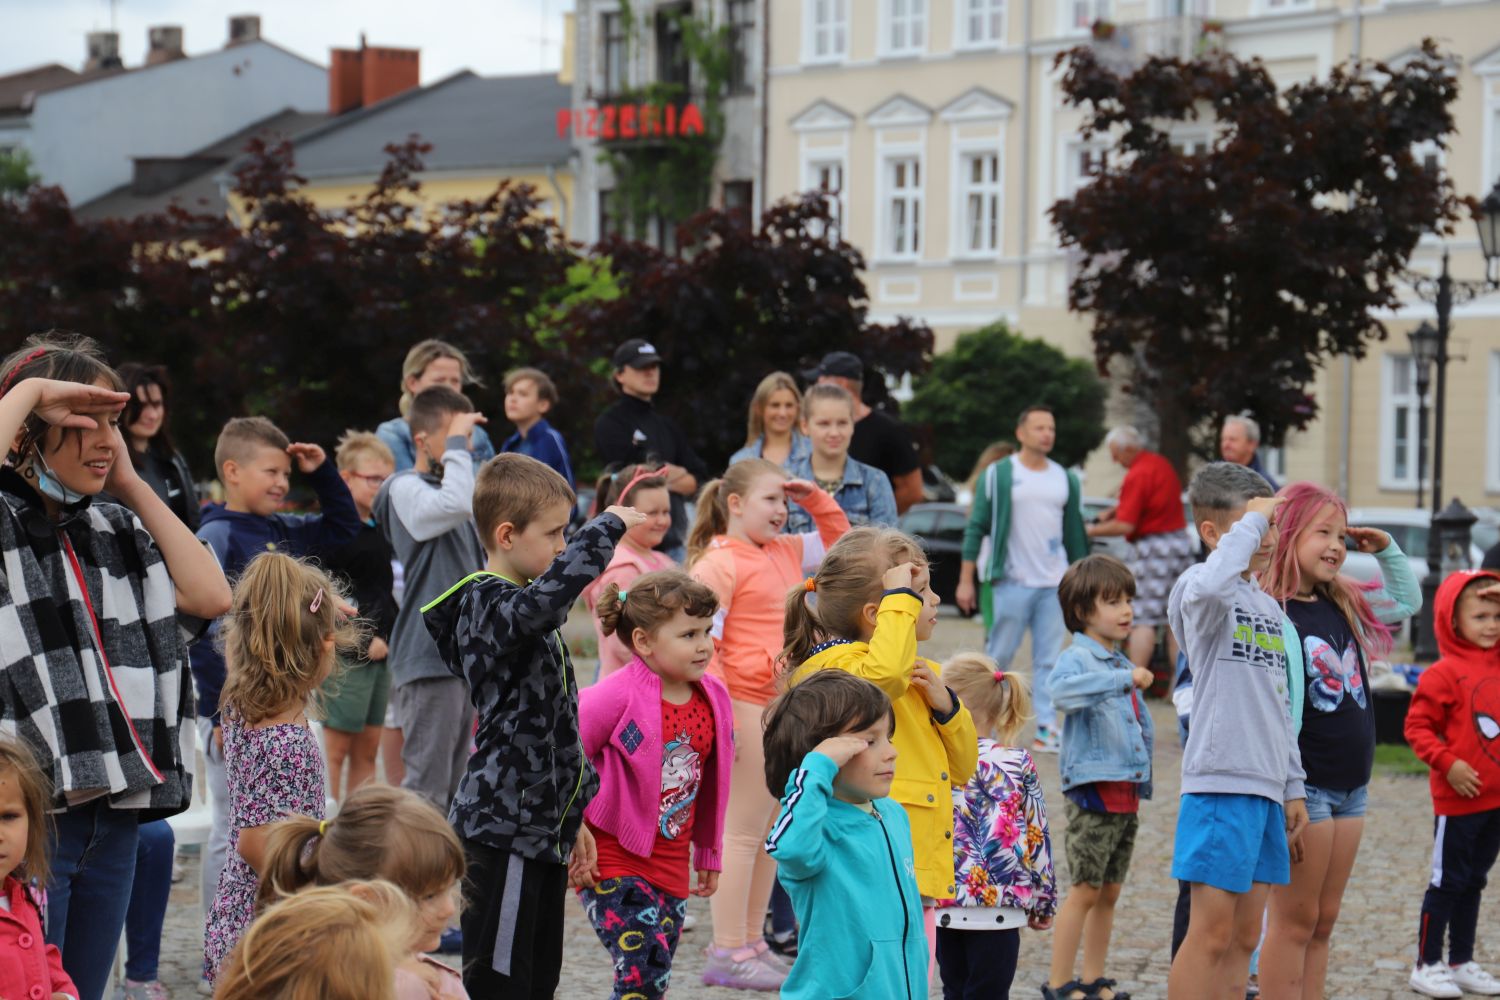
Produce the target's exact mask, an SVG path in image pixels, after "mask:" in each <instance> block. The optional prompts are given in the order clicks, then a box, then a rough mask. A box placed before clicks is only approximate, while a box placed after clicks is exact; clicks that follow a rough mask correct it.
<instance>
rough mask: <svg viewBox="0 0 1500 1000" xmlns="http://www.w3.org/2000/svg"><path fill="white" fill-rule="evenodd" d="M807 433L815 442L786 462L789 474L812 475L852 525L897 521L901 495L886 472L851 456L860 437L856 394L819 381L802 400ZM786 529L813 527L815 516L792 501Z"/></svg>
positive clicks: (790, 530)
mask: <svg viewBox="0 0 1500 1000" xmlns="http://www.w3.org/2000/svg"><path fill="white" fill-rule="evenodd" d="M802 432H803V433H804V434H806V435H807V439H809V440H810V441H811V442H812V446H811V447H810V448H809V449H808V450H807V451H806V452H805V453H803V454H801V455H795V454H794V455H793V456H792V457H791V458H789V459H788V460H787V462H786V466H785V467H786V470H787V473H788V474H789V475H791V476H793V477H795V478H798V479H809V480H811V481H813V482H815V483H817V484H818V486H819V487H821V488H822V490H823V491H824V492H825V493H827V494H828V495H829V496H831V497H833V499H834V500H835V501H837V502H838V505H839V507H840V508H842V509H843V511H844V514H845V516H846V517H848V518H849V524H850V525H851V526H853V527H856V528H857V527H859V526H860V525H862V524H874V525H885V526H890V527H894V526H895V524H896V496H895V493H894V492H893V491H892V490H891V481H890V479H888V478H887V477H886V474H885V473H884V472H881V471H880V470H879V469H877V468H875V467H874V466H872V465H865V464H864V463H863V462H857V461H855V460H854V459H852V458H850V457H849V443H850V442H851V441H853V440H854V397H853V396H851V395H849V393H847V392H845V391H844V390H843V389H842V388H840V387H839V386H836V385H815V386H813V387H812V388H810V389H808V390H807V395H806V396H805V397H804V398H803V400H802ZM786 530H787V531H789V532H794V533H795V532H799V531H811V530H812V518H811V516H809V515H808V513H807V512H806V511H805V510H803V509H802V508H801V507H799V506H797V505H796V504H794V503H790V502H789V503H788V504H787V520H786Z"/></svg>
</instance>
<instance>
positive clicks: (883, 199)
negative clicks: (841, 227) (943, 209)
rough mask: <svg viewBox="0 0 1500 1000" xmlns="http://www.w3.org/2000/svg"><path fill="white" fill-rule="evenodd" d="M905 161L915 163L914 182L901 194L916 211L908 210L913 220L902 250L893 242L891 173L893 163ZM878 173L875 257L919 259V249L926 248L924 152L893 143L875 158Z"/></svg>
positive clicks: (902, 259) (886, 259) (897, 260)
mask: <svg viewBox="0 0 1500 1000" xmlns="http://www.w3.org/2000/svg"><path fill="white" fill-rule="evenodd" d="M899 162H908V163H911V164H913V165H914V166H915V167H916V175H917V183H916V185H915V187H914V188H903V189H902V190H903V191H911V193H910V194H908V195H905V196H904V197H903V199H902V200H903V201H904V202H905V203H906V204H907V205H908V206H909V208H912V209H915V211H913V212H910V213H909V214H910V215H911V216H912V218H913V219H914V223H913V224H912V240H911V244H912V245H911V246H910V247H908V248H906V249H905V250H896V249H895V248H894V245H893V243H892V240H893V239H894V237H895V231H894V225H893V222H892V216H893V214H894V213H893V211H892V210H893V209H894V207H895V200H894V199H895V197H896V193H895V191H894V190H893V187H892V181H893V175H894V172H895V168H896V164H897V163H899ZM878 170H879V173H878V175H877V178H876V183H875V191H876V195H875V247H876V255H877V259H878V260H880V261H888V262H900V263H909V262H912V261H917V260H921V259H922V253H923V251H924V250H925V249H926V246H927V240H926V238H925V234H924V232H923V230H924V228H925V226H926V224H927V205H926V202H927V198H926V180H925V178H926V177H927V176H928V175H927V157H926V156H925V155H924V154H923V152H922V148H921V146H918V145H913V144H908V143H902V144H899V145H896V144H892V145H889V146H886V147H884V148H882V149H881V150H880V156H879V160H878Z"/></svg>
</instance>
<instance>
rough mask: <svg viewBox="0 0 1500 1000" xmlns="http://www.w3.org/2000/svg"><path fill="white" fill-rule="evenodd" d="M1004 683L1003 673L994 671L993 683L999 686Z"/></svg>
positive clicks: (1002, 671)
mask: <svg viewBox="0 0 1500 1000" xmlns="http://www.w3.org/2000/svg"><path fill="white" fill-rule="evenodd" d="M1004 681H1005V671H1004V670H996V671H995V683H996V684H1001V683H1004Z"/></svg>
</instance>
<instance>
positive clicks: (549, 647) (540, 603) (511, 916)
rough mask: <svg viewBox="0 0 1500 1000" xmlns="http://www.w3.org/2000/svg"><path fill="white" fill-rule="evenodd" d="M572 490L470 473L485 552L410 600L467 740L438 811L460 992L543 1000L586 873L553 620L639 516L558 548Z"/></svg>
mask: <svg viewBox="0 0 1500 1000" xmlns="http://www.w3.org/2000/svg"><path fill="white" fill-rule="evenodd" d="M573 502H574V498H573V491H572V489H571V488H570V487H569V486H568V484H567V483H566V482H565V481H564V480H563V478H562V477H561V476H559V475H558V474H557V473H556V472H554V471H552V470H551V469H550V468H548V467H547V466H545V465H543V464H542V463H541V462H538V461H537V460H536V459H533V458H528V457H526V456H524V455H519V454H505V455H497V456H496V457H495V458H493V459H491V460H490V461H488V462H486V463H485V464H484V466H483V467H482V468H481V469H480V470H479V473H478V475H477V477H476V479H475V483H474V520H475V523H476V524H477V526H478V528H479V534H480V538H481V540H482V541H483V543H484V548H485V553H486V555H487V556H488V566H487V568H486V569H485V571H484V572H481V573H475V574H473V575H471V576H468V577H465V578H464V579H462V580H460V581H459V582H458V583H456V584H454V586H453V587H452V588H451V589H449V590H448V592H447V593H445V594H443V595H442V596H441V597H439V598H437V599H436V600H435V601H433V602H432V603H431V604H429V605H427V606H426V607H424V608H423V609H422V612H423V615H424V620H425V622H426V624H427V628H428V630H429V631H431V633H432V635H433V638H434V639H435V640H436V641H437V644H438V649H439V651H441V653H442V655H443V659H444V660H445V661H446V662H447V664H448V669H450V670H452V671H453V672H454V673H455V674H457V675H458V676H460V677H463V678H464V679H465V680H467V681H468V682H469V692H470V693H469V697H470V698H471V699H472V700H473V702H474V707H475V708H476V709H478V711H479V732H478V734H477V736H476V744H477V749H476V750H475V752H474V755H473V756H472V757H471V758H470V759H469V764H468V768H467V769H466V770H465V772H464V776H463V778H462V780H461V781H460V782H459V786H458V794H457V796H456V797H455V798H454V800H453V808H452V811H451V812H450V815H449V818H450V820H451V821H452V823H453V826H454V828H455V829H456V830H457V831H458V835H459V837H460V838H461V839H462V841H463V847H464V854H465V856H466V858H467V861H468V877H467V878H466V879H465V880H464V897H465V898H464V911H463V939H464V945H463V969H464V986H465V988H466V989H467V990H468V992H469V995H470V996H473V997H501V996H503V997H516V998H524V997H551V996H552V995H553V993H554V992H555V991H556V989H557V983H558V979H559V976H560V974H561V969H562V940H563V906H564V900H565V899H566V898H567V890H568V889H569V888H570V887H576V886H578V885H592V884H593V872H594V868H595V861H596V858H595V853H594V843H593V838H592V836H590V835H589V832H588V830H587V828H585V827H583V825H582V819H583V808H584V806H586V805H588V803H589V800H590V799H592V798H593V796H594V793H595V792H597V791H598V789H599V776H598V775H597V774H595V773H594V769H593V767H592V766H590V764H589V762H588V759H587V757H585V755H584V753H583V744H582V742H581V741H580V739H579V734H578V684H577V681H576V680H575V678H574V676H573V664H572V661H571V660H570V659H569V657H568V652H567V646H566V645H565V644H564V642H563V638H562V635H561V633H560V632H559V631H558V630H559V629H560V628H561V627H562V624H563V622H564V621H566V620H567V617H568V611H569V609H571V608H572V606H573V603H574V602H575V601H576V600H577V599H578V596H579V594H580V593H582V591H583V589H584V587H586V586H588V584H589V583H591V582H592V581H593V580H594V579H595V578H596V577H597V576H599V574H600V573H602V572H603V571H604V569H605V567H607V566H608V565H609V561H610V558H611V557H612V556H613V555H614V550H615V544H616V543H617V542H618V541H619V540H620V537H621V536H622V535H624V534H625V531H626V529H627V528H630V527H632V526H633V525H635V524H638V523H640V522H641V521H642V520H644V518H643V517H642V515H640V514H638V513H636V511H635V510H634V509H633V508H629V507H611V508H609V509H608V510H607V511H605V512H604V513H603V514H601V515H599V516H598V517H596V518H594V519H593V520H592V521H590V522H588V523H587V524H585V525H584V526H583V527H582V528H581V529H579V531H578V533H577V534H576V535H574V536H573V540H572V541H571V542H569V543H568V544H567V545H566V546H564V544H563V530H564V529H565V528H566V527H567V525H568V519H569V515H570V514H571V513H572V510H573Z"/></svg>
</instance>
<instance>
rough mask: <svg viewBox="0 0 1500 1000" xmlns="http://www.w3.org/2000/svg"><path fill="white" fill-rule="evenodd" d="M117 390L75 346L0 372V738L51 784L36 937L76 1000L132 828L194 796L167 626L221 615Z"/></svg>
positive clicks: (90, 351) (176, 633)
mask: <svg viewBox="0 0 1500 1000" xmlns="http://www.w3.org/2000/svg"><path fill="white" fill-rule="evenodd" d="M120 387H121V383H120V380H119V376H118V375H116V373H115V372H114V370H113V369H111V368H110V367H109V366H108V365H107V364H105V363H104V360H103V357H102V355H101V354H100V353H99V349H98V346H97V345H96V344H95V343H94V342H93V341H91V340H89V339H87V338H84V337H77V336H66V335H62V334H48V335H45V336H40V337H33V338H30V339H28V340H27V341H26V343H25V344H24V345H23V346H22V347H21V348H20V349H19V350H17V351H16V352H15V353H13V354H12V355H11V356H10V357H9V358H7V359H6V360H5V361H4V362H3V363H0V439H3V440H4V441H5V442H6V448H5V462H4V466H3V467H0V616H3V618H4V620H5V623H6V624H5V627H4V630H3V635H4V638H5V642H4V646H3V650H0V670H3V672H4V675H5V678H6V680H5V692H6V693H5V696H4V697H3V698H0V728H3V730H4V731H5V732H7V733H10V734H12V735H14V736H15V737H17V738H18V739H20V740H22V741H23V742H25V743H26V745H27V747H28V748H29V749H30V750H31V751H32V753H34V754H36V756H37V759H38V760H37V762H38V766H39V767H40V768H41V770H42V773H43V774H44V775H46V776H47V777H48V779H49V783H50V787H51V796H52V798H51V801H50V803H49V804H48V811H50V812H52V813H53V818H54V822H55V826H54V831H55V836H56V840H55V845H56V846H55V847H54V848H53V850H52V864H51V871H52V878H51V882H50V883H49V884H48V886H47V895H48V917H49V919H48V937H47V940H48V942H49V943H51V944H54V945H56V946H57V948H58V949H59V951H61V952H62V961H63V966H64V968H66V969H67V971H68V975H69V976H70V977H71V978H72V979H73V981H74V983H75V984H76V985H77V986H78V991H79V995H80V996H81V997H82V998H83V1000H98V998H99V997H100V996H102V995H103V993H104V989H105V987H106V985H107V984H108V982H109V976H110V965H111V960H112V956H113V955H114V953H115V950H116V948H117V947H118V945H119V941H120V930H121V928H122V927H123V926H124V924H125V912H126V908H127V906H128V905H129V902H130V884H129V880H128V879H121V878H119V877H118V873H119V872H121V871H129V870H131V869H132V868H133V866H134V862H135V857H136V848H137V835H138V833H139V830H140V825H141V823H142V822H150V821H151V820H154V819H160V818H162V817H165V816H169V815H171V814H173V813H176V812H179V811H181V810H182V809H184V808H186V806H187V804H188V802H189V800H190V798H191V796H192V787H193V781H192V776H191V775H190V774H189V773H188V767H189V761H191V760H192V750H191V747H190V746H187V744H186V742H185V741H186V736H185V732H184V728H183V727H185V726H187V725H189V724H190V723H191V719H192V715H193V697H192V690H191V688H190V687H189V685H190V683H191V681H190V680H189V675H188V670H187V646H186V641H185V639H184V635H183V631H182V627H181V625H180V624H179V620H178V614H179V613H181V614H183V615H187V616H194V617H197V618H212V617H215V616H217V615H219V614H221V613H222V612H223V610H224V609H225V608H227V607H228V606H229V585H228V584H227V583H226V582H225V581H224V574H223V573H222V572H220V570H219V567H218V564H217V563H216V562H215V561H214V557H213V554H212V553H210V552H207V551H205V550H204V548H203V546H202V545H200V544H199V543H198V540H197V539H196V538H194V537H193V535H192V532H190V531H188V529H187V527H186V526H185V525H183V523H182V522H181V521H180V520H178V519H177V517H176V515H175V514H173V513H172V510H171V508H169V507H168V506H167V505H166V504H165V503H163V502H162V501H161V499H160V498H159V497H158V496H157V495H156V492H155V491H154V490H152V489H151V487H150V485H149V484H147V483H146V482H145V481H143V480H142V479H141V477H140V476H139V475H138V474H136V472H135V469H134V466H133V465H132V464H131V462H130V461H129V460H128V459H127V458H126V445H125V442H124V439H123V438H122V437H121V435H120V430H119V426H118V420H119V413H120V409H121V407H123V406H124V405H125V402H126V399H127V397H126V395H125V393H123V392H121V391H119V389H120ZM104 490H108V492H109V495H110V496H112V497H115V498H116V500H117V502H107V501H104V500H101V499H99V494H100V493H101V492H102V491H104ZM64 723H65V724H64ZM74 893H76V894H77V897H78V899H79V905H78V907H76V908H74V907H72V906H71V905H70V904H71V902H72V899H73V896H74ZM85 899H87V900H88V902H87V903H84V902H83V900H85Z"/></svg>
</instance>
